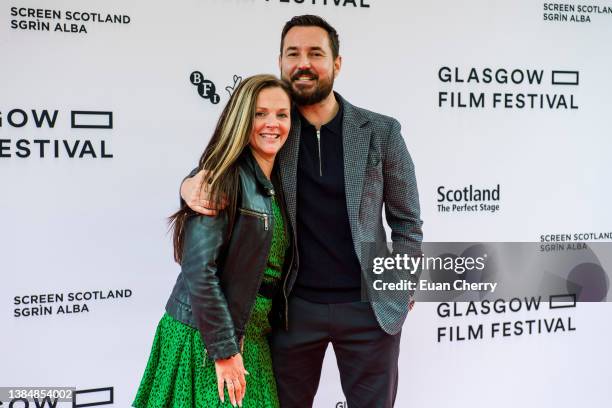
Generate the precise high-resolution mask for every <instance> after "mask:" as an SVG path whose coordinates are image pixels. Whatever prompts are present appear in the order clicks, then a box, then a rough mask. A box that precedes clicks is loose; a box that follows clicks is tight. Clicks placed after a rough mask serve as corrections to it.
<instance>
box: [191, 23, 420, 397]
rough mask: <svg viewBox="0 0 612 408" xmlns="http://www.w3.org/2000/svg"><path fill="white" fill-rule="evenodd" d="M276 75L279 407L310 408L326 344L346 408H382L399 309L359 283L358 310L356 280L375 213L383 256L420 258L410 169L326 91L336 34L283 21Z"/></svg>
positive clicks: (386, 124)
mask: <svg viewBox="0 0 612 408" xmlns="http://www.w3.org/2000/svg"><path fill="white" fill-rule="evenodd" d="M279 66H280V70H281V78H282V79H283V80H285V81H287V82H288V83H289V84H290V85H291V89H292V91H293V98H294V102H295V104H296V109H295V110H294V112H293V114H292V128H291V133H290V135H289V138H288V140H287V143H286V144H285V147H284V148H283V150H282V151H281V152H280V153H279V160H280V161H279V164H280V173H281V181H282V187H283V193H284V196H285V200H286V203H287V212H288V216H289V220H290V226H291V228H292V229H293V231H294V236H295V237H296V240H297V247H298V253H297V254H295V256H294V259H293V262H292V266H291V270H290V271H289V275H288V276H287V279H286V283H285V293H291V296H290V297H289V299H288V306H287V309H286V310H282V313H283V315H285V316H287V317H288V319H287V321H288V325H287V328H288V330H285V327H283V328H276V329H275V330H274V332H273V333H272V336H271V345H272V357H273V360H274V370H275V375H276V379H277V383H278V391H279V399H280V403H281V406H282V407H283V408H291V407H300V408H303V407H306V406H312V402H313V399H314V396H315V394H316V391H317V388H318V384H319V379H320V375H321V366H322V363H323V358H324V356H325V350H326V348H327V346H328V344H329V343H331V344H332V346H333V347H334V351H335V354H336V358H337V363H338V368H339V371H340V379H341V383H342V389H343V391H344V394H345V396H346V398H347V403H348V406H349V407H351V408H358V407H364V408H366V407H367V408H373V407H391V406H393V403H394V400H395V395H396V391H397V375H398V374H397V371H398V369H397V364H398V356H399V343H400V334H401V326H402V324H403V322H404V320H405V318H406V315H407V313H408V310H409V302H408V297H407V296H404V297H402V296H398V295H396V297H393V295H391V294H384V293H382V294H375V293H374V291H373V289H372V287H371V285H366V286H367V297H368V299H369V300H371V302H362V301H361V300H362V299H361V286H362V279H364V280H365V281H369V279H368V277H367V276H365V275H366V274H367V273H369V272H367V270H368V267H369V266H368V265H367V263H368V260H367V259H366V258H367V257H366V256H365V255H363V254H364V253H365V252H364V251H363V249H364V247H363V245H365V244H367V243H373V245H374V246H376V247H378V248H380V247H381V245H383V246H384V245H385V242H386V234H385V231H384V227H383V222H382V213H381V208H382V206H383V204H384V206H385V215H386V219H387V222H388V224H389V226H390V227H391V230H392V234H391V239H392V241H393V242H394V246H395V244H408V245H412V246H413V247H414V246H415V245H417V246H418V248H420V246H419V243H420V241H421V239H422V232H421V220H420V215H419V212H420V211H419V202H418V193H417V187H416V181H415V175H414V166H413V163H412V160H411V158H410V155H409V154H408V151H407V149H406V145H405V143H404V139H403V138H402V136H401V134H400V125H399V123H398V122H397V121H396V120H395V119H393V118H390V117H387V116H383V115H380V114H376V113H373V112H370V111H367V110H364V109H361V108H357V107H355V106H353V105H351V104H350V103H349V102H348V101H346V100H344V99H343V98H342V97H341V96H340V95H339V94H337V93H334V92H332V89H333V83H334V79H335V78H336V77H337V76H338V74H339V73H340V70H341V67H342V58H341V56H340V55H339V41H338V34H337V32H336V30H335V29H334V28H333V27H332V26H330V25H329V24H328V23H327V22H326V21H325V20H323V19H322V18H320V17H318V16H311V15H304V16H297V17H294V18H292V19H291V20H290V21H288V22H287V24H286V25H285V27H284V28H283V31H282V36H281V53H280V56H279ZM201 177H202V175H201V174H200V175H199V176H198V177H194V179H195V180H192V179H187V180H186V181H185V182H184V183H183V185H182V186H181V196H182V197H183V198H184V199H185V200H186V201H187V203H188V205H189V206H190V207H192V208H193V209H194V210H196V211H198V212H202V213H204V214H211V213H214V211H209V210H207V209H206V208H205V207H214V206H211V205H210V203H207V202H206V200H205V198H207V197H206V193H205V192H204V193H202V194H201V193H200V191H199V187H198V186H199V185H200V183H201V180H202V179H201ZM201 196H202V197H201ZM281 303H284V302H281ZM411 305H412V303H410V306H411ZM283 307H284V305H283ZM286 323H287V322H286Z"/></svg>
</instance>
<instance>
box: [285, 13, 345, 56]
mask: <svg viewBox="0 0 612 408" xmlns="http://www.w3.org/2000/svg"><path fill="white" fill-rule="evenodd" d="M293 27H320V28H322V29H324V30H325V31H326V32H327V36H328V37H329V46H330V47H331V50H332V56H333V57H334V59H336V58H337V57H338V55H339V54H340V40H339V39H338V32H337V31H336V29H335V28H334V27H332V26H331V25H330V24H329V23H328V22H327V21H325V20H323V19H322V18H321V17H319V16H315V15H312V14H305V15H303V16H295V17H293V18H292V19H291V20H289V21H287V22H286V23H285V26H284V27H283V33H282V34H281V45H280V53H281V55H283V46H284V44H285V36H286V35H287V32H289V30H291V29H292V28H293Z"/></svg>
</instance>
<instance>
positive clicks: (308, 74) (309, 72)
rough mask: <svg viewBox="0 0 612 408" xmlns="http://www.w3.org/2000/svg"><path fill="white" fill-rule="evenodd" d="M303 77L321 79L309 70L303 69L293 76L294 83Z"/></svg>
mask: <svg viewBox="0 0 612 408" xmlns="http://www.w3.org/2000/svg"><path fill="white" fill-rule="evenodd" d="M301 76H309V77H311V78H312V79H319V77H318V75H317V74H315V73H314V72H312V71H311V70H309V69H301V70H299V71H297V72H296V73H295V74H293V75H292V76H291V80H292V81H297V80H298V79H299V78H300V77H301Z"/></svg>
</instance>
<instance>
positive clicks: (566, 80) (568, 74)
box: [552, 71, 580, 85]
mask: <svg viewBox="0 0 612 408" xmlns="http://www.w3.org/2000/svg"><path fill="white" fill-rule="evenodd" d="M579 74H580V73H579V72H578V71H553V72H552V84H553V85H578V82H579V81H578V80H579V76H580V75H579Z"/></svg>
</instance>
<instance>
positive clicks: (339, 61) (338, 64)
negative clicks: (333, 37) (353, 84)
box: [334, 55, 342, 79]
mask: <svg viewBox="0 0 612 408" xmlns="http://www.w3.org/2000/svg"><path fill="white" fill-rule="evenodd" d="M341 68H342V56H341V55H338V56H337V57H336V59H335V60H334V79H336V78H338V74H340V69H341Z"/></svg>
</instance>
